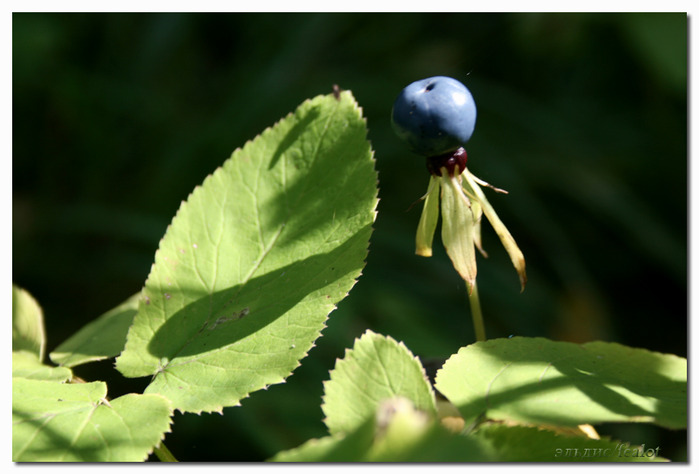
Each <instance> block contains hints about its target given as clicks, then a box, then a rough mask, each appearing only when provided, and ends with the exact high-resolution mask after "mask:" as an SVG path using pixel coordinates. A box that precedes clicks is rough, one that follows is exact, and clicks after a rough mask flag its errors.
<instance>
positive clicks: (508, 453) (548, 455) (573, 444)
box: [471, 423, 667, 462]
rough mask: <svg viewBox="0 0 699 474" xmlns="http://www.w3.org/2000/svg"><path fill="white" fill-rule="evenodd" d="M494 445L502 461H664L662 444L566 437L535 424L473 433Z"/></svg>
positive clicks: (483, 428) (493, 425)
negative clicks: (653, 444) (649, 444)
mask: <svg viewBox="0 0 699 474" xmlns="http://www.w3.org/2000/svg"><path fill="white" fill-rule="evenodd" d="M471 436H472V437H474V438H476V439H480V440H483V441H484V442H487V443H488V444H490V445H491V446H492V447H493V449H494V450H495V453H496V456H497V460H498V461H499V462H581V461H588V462H662V461H667V459H665V458H663V457H662V456H660V455H659V454H660V452H661V451H662V450H661V449H660V447H659V446H645V445H642V446H630V445H629V444H628V443H621V442H619V441H612V440H609V439H591V438H588V437H585V436H566V435H562V434H558V433H555V432H554V431H551V430H546V429H541V428H537V427H533V426H505V425H502V424H498V423H486V424H485V425H482V426H481V427H480V428H478V431H476V432H475V433H473V434H472V435H471Z"/></svg>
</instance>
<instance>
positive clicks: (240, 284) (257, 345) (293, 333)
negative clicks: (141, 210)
mask: <svg viewBox="0 0 699 474" xmlns="http://www.w3.org/2000/svg"><path fill="white" fill-rule="evenodd" d="M366 133H367V129H366V124H365V121H364V119H363V118H362V116H361V110H360V109H359V107H358V106H357V104H356V102H355V101H354V98H353V97H352V95H351V93H350V92H349V91H344V92H342V93H341V95H340V97H339V99H336V98H335V97H333V96H332V95H328V96H319V97H316V98H315V99H313V100H309V101H306V102H304V103H303V104H302V105H301V106H299V108H298V109H297V110H296V112H294V113H293V114H290V115H289V116H287V117H286V118H285V119H283V120H281V121H280V122H279V123H277V124H276V125H275V126H273V127H272V128H269V129H267V130H265V131H264V132H263V133H262V134H261V135H260V136H258V137H257V138H256V139H255V140H253V141H252V142H248V143H247V144H246V145H245V146H244V147H243V148H242V149H239V150H236V151H235V152H234V153H233V155H232V156H231V158H230V159H229V160H227V161H226V162H225V163H224V164H223V166H222V167H221V168H219V169H218V170H216V171H215V172H214V173H213V174H212V175H211V176H209V177H208V178H206V180H205V181H204V183H203V184H202V185H201V186H200V187H197V188H196V189H195V190H194V191H193V192H192V194H191V195H190V196H189V198H188V199H187V201H186V202H184V203H182V205H181V206H180V209H179V211H178V212H177V215H176V216H175V218H174V219H173V221H172V223H171V225H170V226H169V228H168V230H167V232H166V234H165V236H164V238H163V240H162V241H161V243H160V247H159V249H158V251H157V253H156V256H155V264H154V265H153V267H152V269H151V273H150V275H149V277H148V280H147V282H146V285H145V288H144V290H143V292H142V298H141V301H140V304H139V311H138V314H137V315H136V317H135V318H134V322H133V326H132V327H131V329H130V330H129V334H128V337H127V342H126V347H125V350H124V352H123V353H122V354H121V356H119V357H118V358H117V368H118V369H119V370H120V371H121V372H122V373H123V374H124V375H126V376H128V377H139V376H153V375H154V376H155V377H154V379H153V382H152V383H151V385H149V386H148V388H147V389H146V393H160V394H162V395H164V396H166V397H167V398H169V399H171V400H172V401H173V402H174V404H175V407H176V408H177V409H179V410H181V411H191V412H201V411H219V410H221V408H222V407H224V406H233V405H237V404H239V401H240V400H241V399H242V398H244V397H246V396H248V394H249V393H251V392H253V391H255V390H259V389H261V388H265V387H267V386H268V385H270V384H274V383H280V382H283V381H284V380H285V379H286V377H288V376H289V375H290V374H291V372H292V371H293V370H294V369H295V368H296V367H298V365H299V360H300V359H302V358H303V357H305V356H306V354H307V353H308V351H309V350H310V349H311V348H312V347H313V343H314V341H315V340H316V339H317V338H318V337H319V336H320V332H321V330H322V329H323V328H324V327H325V321H326V320H327V316H328V314H329V313H330V312H331V311H332V310H333V309H334V308H335V307H336V304H337V303H338V302H339V301H340V300H342V299H343V298H344V297H345V296H346V295H347V293H348V292H349V290H350V289H351V288H352V286H353V285H354V284H355V281H356V279H357V278H358V277H359V275H360V274H361V270H362V268H363V267H364V260H365V258H366V255H367V247H368V241H369V236H370V234H371V231H372V228H371V226H372V223H373V221H374V218H375V208H376V204H377V187H376V186H377V175H376V171H375V170H374V160H373V153H372V151H371V148H370V146H369V143H368V141H367V139H366Z"/></svg>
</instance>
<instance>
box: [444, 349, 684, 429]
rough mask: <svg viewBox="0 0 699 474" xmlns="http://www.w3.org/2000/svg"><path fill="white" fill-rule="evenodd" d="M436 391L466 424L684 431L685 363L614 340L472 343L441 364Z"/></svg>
mask: <svg viewBox="0 0 699 474" xmlns="http://www.w3.org/2000/svg"><path fill="white" fill-rule="evenodd" d="M435 387H436V388H437V390H439V391H440V392H441V393H442V394H443V395H444V396H445V397H446V398H447V399H449V401H451V402H452V403H453V404H454V405H456V407H457V408H458V409H459V411H460V412H461V414H462V415H463V416H464V419H465V420H466V421H467V423H468V422H469V421H471V420H474V419H475V418H476V417H478V416H479V415H482V414H485V415H486V416H487V417H488V418H489V419H495V420H514V421H516V422H523V423H534V424H550V425H558V426H576V425H579V424H585V423H587V424H596V423H602V422H614V421H616V422H632V421H635V422H649V423H655V424H657V425H660V426H664V427H668V428H685V427H686V426H687V360H686V359H683V358H681V357H677V356H674V355H669V354H660V353H656V352H650V351H647V350H644V349H633V348H630V347H626V346H622V345H620V344H614V343H606V342H591V343H587V344H581V345H579V344H572V343H568V342H554V341H550V340H548V339H543V338H522V337H514V338H512V339H493V340H489V341H485V342H477V343H475V344H472V345H470V346H467V347H462V348H461V349H460V350H459V352H458V353H457V354H456V355H453V356H452V357H451V358H449V360H447V362H446V363H445V364H444V366H443V367H442V369H441V370H440V371H439V372H438V373H437V377H436V384H435Z"/></svg>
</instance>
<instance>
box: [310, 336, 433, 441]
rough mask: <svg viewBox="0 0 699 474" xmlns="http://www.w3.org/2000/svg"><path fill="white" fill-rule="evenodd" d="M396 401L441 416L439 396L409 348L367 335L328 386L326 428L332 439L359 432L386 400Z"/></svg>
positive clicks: (338, 366) (340, 364)
mask: <svg viewBox="0 0 699 474" xmlns="http://www.w3.org/2000/svg"><path fill="white" fill-rule="evenodd" d="M395 397H405V398H407V399H408V400H410V401H411V402H412V403H414V404H415V406H416V408H417V409H418V410H422V411H424V412H426V413H428V414H430V415H434V414H436V410H437V409H436V404H435V398H434V392H433V391H432V387H431V385H430V383H429V381H428V380H427V377H426V375H425V370H424V369H423V367H422V365H421V364H420V361H419V360H418V359H417V358H416V357H415V356H413V354H412V353H411V352H410V351H409V350H408V349H407V348H406V347H405V345H403V343H398V342H396V341H395V340H394V339H392V338H390V337H387V336H382V335H380V334H376V333H373V332H372V331H369V330H367V331H366V333H364V335H363V336H362V337H361V338H359V339H357V340H356V341H355V344H354V347H353V348H352V349H348V350H347V351H345V357H344V359H341V360H338V361H337V363H336V364H335V369H333V370H332V371H331V372H330V380H329V381H327V382H325V395H324V397H323V405H322V409H323V413H325V416H326V419H325V424H326V426H327V427H328V430H329V431H330V433H331V434H333V433H347V432H350V431H353V430H354V429H356V428H357V427H358V426H360V425H361V424H362V423H364V421H366V419H367V417H370V416H372V415H373V414H374V413H375V412H376V409H377V408H378V406H379V404H380V403H381V402H382V401H384V400H388V399H392V398H395Z"/></svg>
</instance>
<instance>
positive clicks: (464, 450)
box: [271, 398, 494, 462]
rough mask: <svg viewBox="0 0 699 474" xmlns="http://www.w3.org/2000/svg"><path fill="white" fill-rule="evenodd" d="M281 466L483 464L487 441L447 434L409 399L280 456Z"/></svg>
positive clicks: (486, 458)
mask: <svg viewBox="0 0 699 474" xmlns="http://www.w3.org/2000/svg"><path fill="white" fill-rule="evenodd" d="M271 460H272V461H276V462H483V461H490V460H494V458H493V457H492V448H491V447H490V445H489V442H488V441H484V440H482V439H479V438H471V437H465V436H460V435H456V434H453V433H450V432H448V431H447V430H445V429H444V428H443V427H442V426H440V425H439V423H438V422H437V421H436V420H435V419H434V418H432V417H430V416H429V415H428V414H427V413H425V412H422V411H419V410H416V409H415V407H414V406H413V404H412V403H411V402H410V401H409V400H408V399H406V398H397V399H390V400H386V401H384V402H382V403H381V404H380V405H379V407H378V408H377V412H376V414H375V416H371V417H369V418H367V419H366V420H365V421H364V423H362V424H360V425H359V426H358V427H356V428H355V429H354V430H353V431H351V432H349V433H347V434H345V433H337V434H335V435H332V436H327V437H325V438H321V439H313V440H310V441H308V442H306V443H304V444H302V445H301V446H299V447H297V448H295V449H292V450H289V451H284V452H281V453H278V454H277V455H276V456H275V457H274V458H272V459H271Z"/></svg>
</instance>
